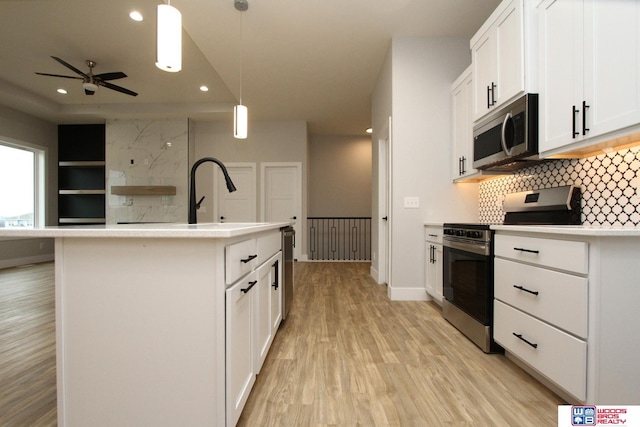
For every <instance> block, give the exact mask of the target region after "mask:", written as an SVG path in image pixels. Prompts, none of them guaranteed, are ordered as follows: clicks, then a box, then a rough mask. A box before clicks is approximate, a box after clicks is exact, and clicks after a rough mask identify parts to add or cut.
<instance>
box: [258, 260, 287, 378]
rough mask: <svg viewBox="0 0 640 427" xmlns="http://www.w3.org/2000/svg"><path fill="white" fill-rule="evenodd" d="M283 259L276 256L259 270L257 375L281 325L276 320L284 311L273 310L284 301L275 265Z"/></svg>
mask: <svg viewBox="0 0 640 427" xmlns="http://www.w3.org/2000/svg"><path fill="white" fill-rule="evenodd" d="M280 259H281V256H280V254H278V255H276V256H274V257H273V258H271V259H270V260H268V261H267V262H265V263H264V264H262V265H261V266H260V268H258V284H257V285H256V290H255V293H254V295H253V298H254V309H253V312H252V314H253V331H254V334H253V337H254V340H253V349H254V351H253V356H254V357H253V359H254V360H253V361H254V370H255V372H256V374H259V373H260V368H262V364H263V363H264V360H265V359H266V357H267V353H268V352H269V348H270V347H271V343H272V342H273V338H274V336H275V334H276V331H277V330H278V326H279V325H280V323H279V322H277V321H276V320H274V317H275V319H278V318H280V319H282V310H280V313H278V312H277V311H276V312H275V313H273V312H272V311H273V308H274V305H275V309H276V310H277V309H278V307H279V306H280V305H278V304H277V301H282V291H281V289H280V286H278V287H277V288H276V287H275V286H274V279H275V277H274V275H275V269H276V268H275V263H276V261H278V263H279V262H280V261H279V260H280Z"/></svg>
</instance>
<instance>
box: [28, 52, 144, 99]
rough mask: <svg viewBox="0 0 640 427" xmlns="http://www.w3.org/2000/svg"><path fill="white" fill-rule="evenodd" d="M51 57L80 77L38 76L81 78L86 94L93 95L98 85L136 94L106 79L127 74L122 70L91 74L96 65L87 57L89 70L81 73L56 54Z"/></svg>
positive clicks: (42, 74)
mask: <svg viewBox="0 0 640 427" xmlns="http://www.w3.org/2000/svg"><path fill="white" fill-rule="evenodd" d="M52 58H53V59H55V60H56V61H58V62H59V63H61V64H62V65H64V66H65V67H67V68H68V69H70V70H71V71H73V72H75V73H77V74H79V75H80V76H81V77H79V76H63V75H60V74H49V73H37V72H36V74H38V75H40V76H51V77H63V78H65V79H79V80H82V87H83V88H84V93H85V94H86V95H93V94H94V93H96V91H97V90H98V86H104V87H106V88H107V89H111V90H115V91H117V92H121V93H124V94H127V95H131V96H138V94H137V93H135V92H134V91H132V90H129V89H125V88H123V87H121V86H117V85H114V84H113V83H109V82H108V81H107V80H116V79H122V78H124V77H127V75H126V74H125V73H123V72H122V71H116V72H113V73H102V74H95V75H94V74H93V67H95V66H96V63H95V62H94V61H91V60H89V59H87V61H86V63H87V66H88V67H89V72H88V73H83V72H82V71H80V70H78V69H77V68H76V67H74V66H73V65H71V64H68V63H67V62H65V61H63V60H62V59H60V58H58V57H56V56H52Z"/></svg>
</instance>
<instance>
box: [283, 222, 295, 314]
mask: <svg viewBox="0 0 640 427" xmlns="http://www.w3.org/2000/svg"><path fill="white" fill-rule="evenodd" d="M280 231H281V232H282V259H283V264H284V266H283V267H284V268H283V269H282V283H283V284H284V288H283V289H282V319H283V320H284V319H286V318H287V314H289V310H290V309H291V303H292V302H293V262H294V258H293V248H294V247H295V245H296V231H295V230H294V229H293V227H291V226H287V227H282V228H281V229H280Z"/></svg>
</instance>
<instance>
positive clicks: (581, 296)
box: [494, 258, 588, 338]
mask: <svg viewBox="0 0 640 427" xmlns="http://www.w3.org/2000/svg"><path fill="white" fill-rule="evenodd" d="M494 266H495V282H494V287H495V297H496V299H499V300H501V301H503V302H506V303H507V304H509V305H512V306H513V307H515V308H517V309H519V310H522V311H524V312H526V313H529V314H531V315H533V316H535V317H537V318H539V319H542V320H544V321H545V322H548V323H551V324H552V325H555V326H557V327H558V328H560V329H564V330H566V331H568V332H570V333H572V334H575V335H578V336H580V337H582V338H586V337H587V309H588V308H587V283H588V281H587V279H586V278H584V277H578V276H572V275H570V274H565V273H560V272H557V271H552V270H545V269H543V268H540V267H534V266H531V265H523V264H520V263H517V262H513V261H507V260H504V259H500V258H496V259H495V262H494ZM536 293H537V294H536ZM568 304H570V306H571V310H568V309H567V307H568Z"/></svg>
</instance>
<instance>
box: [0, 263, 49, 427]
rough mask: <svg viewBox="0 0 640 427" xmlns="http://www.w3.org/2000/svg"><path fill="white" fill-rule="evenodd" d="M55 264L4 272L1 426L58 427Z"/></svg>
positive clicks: (0, 277)
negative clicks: (56, 426)
mask: <svg viewBox="0 0 640 427" xmlns="http://www.w3.org/2000/svg"><path fill="white" fill-rule="evenodd" d="M53 275H54V273H53V263H45V264H38V265H30V266H25V267H18V268H9V269H4V270H0V426H3V427H5V426H6V427H9V426H11V427H27V426H29V427H31V426H55V425H56V348H55V346H56V330H55V305H54V278H53Z"/></svg>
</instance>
